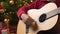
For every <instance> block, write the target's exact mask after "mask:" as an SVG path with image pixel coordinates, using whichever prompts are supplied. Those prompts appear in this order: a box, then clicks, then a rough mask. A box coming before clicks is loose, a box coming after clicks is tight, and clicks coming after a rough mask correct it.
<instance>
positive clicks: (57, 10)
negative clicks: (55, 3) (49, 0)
mask: <svg viewBox="0 0 60 34" xmlns="http://www.w3.org/2000/svg"><path fill="white" fill-rule="evenodd" d="M59 13H60V7H59V8H57V9H55V10H52V11H50V12H48V13H46V16H47V17H46V19H49V18H51V17H54V16H56V15H58V14H59Z"/></svg>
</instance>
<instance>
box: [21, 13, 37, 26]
mask: <svg viewBox="0 0 60 34" xmlns="http://www.w3.org/2000/svg"><path fill="white" fill-rule="evenodd" d="M21 18H22V21H23V22H24V23H25V24H26V25H29V26H32V25H34V24H35V23H36V22H35V21H34V20H33V19H32V18H31V17H30V16H28V15H27V14H22V15H21Z"/></svg>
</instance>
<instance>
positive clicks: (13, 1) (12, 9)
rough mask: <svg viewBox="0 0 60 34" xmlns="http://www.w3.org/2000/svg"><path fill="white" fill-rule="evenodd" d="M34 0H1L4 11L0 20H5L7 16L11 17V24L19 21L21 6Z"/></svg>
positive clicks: (0, 14) (0, 12) (1, 12)
mask: <svg viewBox="0 0 60 34" xmlns="http://www.w3.org/2000/svg"><path fill="white" fill-rule="evenodd" d="M31 2H33V0H0V3H1V5H2V6H3V11H0V22H4V19H5V16H6V15H7V16H8V17H7V18H9V20H10V21H9V22H10V24H14V23H17V22H18V20H19V19H18V17H17V11H18V9H19V8H20V7H22V6H24V5H28V4H29V3H31Z"/></svg>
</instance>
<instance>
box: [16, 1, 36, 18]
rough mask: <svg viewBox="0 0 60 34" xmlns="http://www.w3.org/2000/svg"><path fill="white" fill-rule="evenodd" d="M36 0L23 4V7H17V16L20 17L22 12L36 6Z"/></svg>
mask: <svg viewBox="0 0 60 34" xmlns="http://www.w3.org/2000/svg"><path fill="white" fill-rule="evenodd" d="M36 2H37V0H35V1H34V2H32V3H31V4H29V5H27V6H23V7H21V8H19V10H18V12H17V15H18V17H20V16H21V14H22V13H26V12H27V11H28V10H29V9H34V8H36Z"/></svg>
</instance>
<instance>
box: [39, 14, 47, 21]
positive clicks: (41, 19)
mask: <svg viewBox="0 0 60 34" xmlns="http://www.w3.org/2000/svg"><path fill="white" fill-rule="evenodd" d="M45 20H46V14H42V15H41V16H40V17H39V21H40V22H44V21H45Z"/></svg>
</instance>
